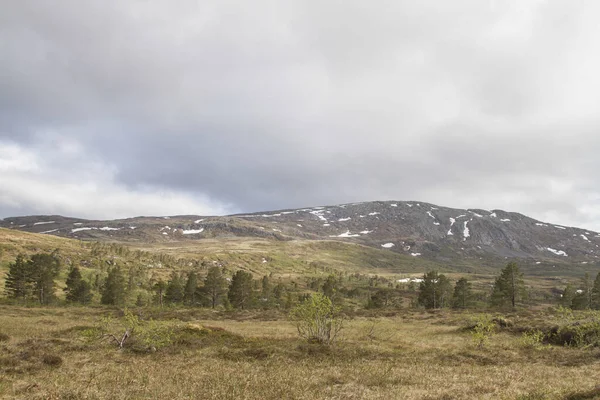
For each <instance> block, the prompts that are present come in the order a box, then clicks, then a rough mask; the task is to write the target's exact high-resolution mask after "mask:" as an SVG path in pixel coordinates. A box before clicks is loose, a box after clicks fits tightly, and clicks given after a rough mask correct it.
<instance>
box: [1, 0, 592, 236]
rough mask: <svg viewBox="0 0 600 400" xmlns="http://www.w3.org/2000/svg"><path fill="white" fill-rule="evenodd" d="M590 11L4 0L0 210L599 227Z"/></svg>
mask: <svg viewBox="0 0 600 400" xmlns="http://www.w3.org/2000/svg"><path fill="white" fill-rule="evenodd" d="M598 11H600V5H599V4H597V3H596V2H592V1H587V2H586V1H582V2H576V3H567V2H559V1H551V0H548V1H541V0H520V1H517V0H514V1H513V0H509V1H489V2H485V1H480V0H459V1H453V2H451V4H450V3H448V4H446V2H440V1H421V2H414V1H410V2H409V1H389V2H388V1H384V2H379V3H377V5H373V4H367V3H365V2H362V1H344V2H337V1H330V2H323V1H297V2H273V1H258V2H252V3H247V2H240V1H218V2H217V1H214V2H213V1H204V2H198V1H191V0H189V1H188V0H183V1H179V2H175V3H174V2H166V1H164V2H163V1H156V2H146V1H130V2H120V1H116V0H112V1H111V0H109V1H95V0H91V1H86V2H80V1H76V0H71V1H68V0H65V1H61V2H59V3H52V4H50V3H48V2H38V1H33V0H31V1H27V0H20V1H16V0H15V1H9V2H8V3H7V4H6V5H4V6H3V12H2V13H1V15H0V65H2V67H1V68H2V69H1V71H2V73H0V88H1V90H0V173H1V175H0V186H1V190H0V217H2V216H9V215H14V214H29V213H61V214H68V215H75V216H86V217H94V218H112V217H123V216H132V215H141V214H158V215H164V214H192V213H193V214H220V213H230V212H237V211H243V212H246V211H259V210H268V209H276V208H287V207H303V206H307V205H318V204H333V203H343V202H354V201H365V200H385V199H398V200H413V199H414V200H421V201H429V202H432V203H437V204H441V205H448V206H455V207H479V208H488V209H492V208H502V209H506V210H511V211H519V212H522V213H524V214H528V215H531V216H533V217H537V218H539V219H545V220H551V221H553V222H556V223H562V224H570V225H581V226H584V227H588V228H591V229H597V230H600V206H598V200H599V199H600V181H598V180H597V179H596V176H595V174H596V171H598V170H599V167H600V161H598V157H597V156H596V153H597V150H598V149H599V148H600V143H599V141H600V137H599V135H598V134H597V132H598V129H599V128H600V121H599V119H600V117H599V116H598V114H597V110H598V106H599V105H600V75H598V74H597V72H596V71H598V70H600V54H599V53H598V52H597V50H596V43H597V42H598V40H599V39H600V27H599V26H598V25H597V23H596V21H595V18H594V15H597V12H598Z"/></svg>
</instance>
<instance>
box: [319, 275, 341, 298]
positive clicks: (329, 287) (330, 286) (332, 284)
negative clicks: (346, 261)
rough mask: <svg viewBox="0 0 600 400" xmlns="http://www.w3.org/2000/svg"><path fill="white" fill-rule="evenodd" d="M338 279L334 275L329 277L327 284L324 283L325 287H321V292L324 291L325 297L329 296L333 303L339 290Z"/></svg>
mask: <svg viewBox="0 0 600 400" xmlns="http://www.w3.org/2000/svg"><path fill="white" fill-rule="evenodd" d="M337 286H338V285H337V279H336V278H335V276H334V275H329V276H328V277H327V279H326V280H325V283H323V286H322V287H321V290H323V294H324V295H325V296H327V297H328V298H329V300H331V301H333V298H334V296H335V293H336V292H337V290H338V287H337Z"/></svg>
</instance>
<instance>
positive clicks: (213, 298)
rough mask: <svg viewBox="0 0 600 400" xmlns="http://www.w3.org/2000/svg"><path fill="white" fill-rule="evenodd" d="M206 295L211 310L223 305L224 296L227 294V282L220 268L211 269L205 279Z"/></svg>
mask: <svg viewBox="0 0 600 400" xmlns="http://www.w3.org/2000/svg"><path fill="white" fill-rule="evenodd" d="M203 292H204V295H205V296H206V297H207V299H208V302H209V304H210V306H211V308H215V307H216V306H217V305H219V304H220V303H221V300H222V299H223V296H224V295H225V293H227V280H226V279H225V277H224V276H223V273H222V272H221V269H220V268H219V267H211V268H210V269H209V270H208V274H207V275H206V277H205V278H204V287H203Z"/></svg>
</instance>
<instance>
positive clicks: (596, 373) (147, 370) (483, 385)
mask: <svg viewBox="0 0 600 400" xmlns="http://www.w3.org/2000/svg"><path fill="white" fill-rule="evenodd" d="M106 312H110V313H113V312H114V311H112V310H104V309H100V308H92V309H86V308H81V309H62V308H48V309H26V308H18V307H8V306H0V332H2V333H3V334H5V335H7V336H8V339H7V340H5V341H3V342H0V354H1V356H0V397H1V398H17V399H42V398H43V399H52V398H56V399H58V398H61V399H62V398H73V399H79V398H88V399H132V398H133V399H135V398H173V399H185V398H211V399H233V398H236V399H237V398H240V399H281V398H287V399H347V398H350V399H351V398H356V399H390V398H403V399H444V398H446V399H473V398H490V399H495V398H498V399H563V398H568V399H588V398H594V397H590V396H596V395H597V394H598V393H599V391H598V388H597V386H596V385H597V382H598V381H600V368H599V367H600V353H599V352H598V350H595V349H588V350H579V349H572V348H564V347H547V348H541V349H533V348H524V347H523V346H521V345H520V344H519V338H518V337H517V336H515V335H514V334H511V333H508V332H506V333H504V332H501V333H499V334H497V335H496V336H494V337H493V338H492V340H491V341H490V342H489V345H488V346H487V347H484V348H476V347H475V346H474V345H473V343H472V340H471V337H470V335H469V334H468V332H465V331H463V330H461V329H460V328H461V325H460V324H461V323H462V322H461V321H464V319H465V316H464V315H461V314H453V313H449V312H446V313H438V314H428V313H412V314H408V313H407V314H406V315H398V316H394V317H388V318H386V317H377V318H355V319H352V320H349V321H348V322H347V325H346V328H345V329H344V331H343V336H342V339H341V341H340V342H339V344H338V345H336V346H334V347H332V348H327V347H322V346H317V345H309V344H306V343H303V342H301V341H299V340H298V339H297V337H296V332H295V330H294V327H293V326H292V325H291V324H289V323H288V322H287V321H285V320H276V321H261V320H260V319H254V318H246V319H242V320H233V319H223V318H218V319H210V318H207V315H202V317H203V318H202V319H197V320H193V321H187V322H185V321H182V320H177V319H176V320H170V322H168V323H169V324H171V325H172V326H173V328H174V330H175V332H176V336H175V340H174V341H173V344H172V345H170V346H168V347H165V348H164V349H161V350H159V351H157V352H154V353H141V354H139V353H132V352H129V351H119V350H116V349H115V348H114V346H113V345H111V344H109V343H100V342H86V341H85V340H84V339H83V336H82V334H81V333H82V332H83V331H85V330H86V329H89V328H90V327H93V326H94V325H95V324H96V322H97V320H98V317H99V316H100V315H102V314H103V313H106ZM208 316H209V315H208ZM536 388H537V389H536ZM586 396H587V397H586Z"/></svg>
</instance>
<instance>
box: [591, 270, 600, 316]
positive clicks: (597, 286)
mask: <svg viewBox="0 0 600 400" xmlns="http://www.w3.org/2000/svg"><path fill="white" fill-rule="evenodd" d="M592 308H593V309H594V310H600V272H599V273H598V275H596V279H594V285H593V286H592Z"/></svg>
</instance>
